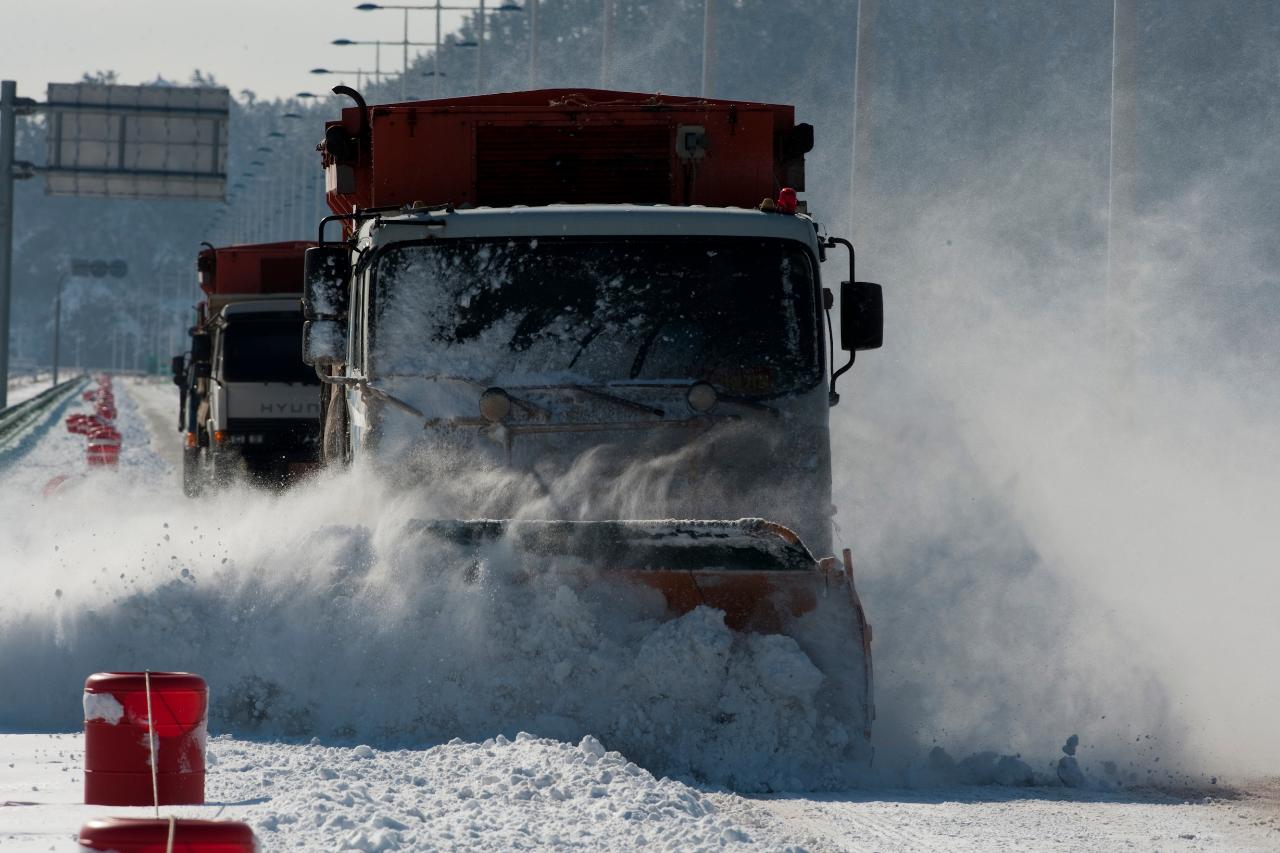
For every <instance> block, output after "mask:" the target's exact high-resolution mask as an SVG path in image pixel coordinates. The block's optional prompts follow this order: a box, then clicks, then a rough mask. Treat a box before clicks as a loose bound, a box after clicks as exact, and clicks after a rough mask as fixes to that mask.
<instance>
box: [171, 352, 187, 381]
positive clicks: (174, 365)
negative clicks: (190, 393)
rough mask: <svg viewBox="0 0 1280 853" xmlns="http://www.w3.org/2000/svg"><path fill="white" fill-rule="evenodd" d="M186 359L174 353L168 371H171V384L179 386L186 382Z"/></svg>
mask: <svg viewBox="0 0 1280 853" xmlns="http://www.w3.org/2000/svg"><path fill="white" fill-rule="evenodd" d="M185 367H186V359H185V358H183V357H182V356H180V355H175V356H174V357H173V359H172V360H171V361H170V367H169V369H170V371H172V373H173V384H174V385H177V386H179V387H181V386H183V385H185V384H187V371H186V369H185Z"/></svg>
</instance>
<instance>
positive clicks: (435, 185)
mask: <svg viewBox="0 0 1280 853" xmlns="http://www.w3.org/2000/svg"><path fill="white" fill-rule="evenodd" d="M342 91H343V93H344V94H348V95H352V96H353V97H356V98H358V96H357V95H355V93H354V92H352V91H351V90H346V89H343V90H342ZM812 147H813V127H812V126H811V125H807V124H800V125H797V124H796V123H795V109H794V108H793V107H790V106H786V105H779V104H760V103H752V102H748V101H723V100H711V99H707V98H689V97H676V96H671V95H653V94H642V93H634V92H614V91H605V90H600V89H540V90H535V91H529V92H511V93H501V94H494V95H479V96H476V97H468V98H449V99H444V100H436V101H414V102H410V103H403V104H388V105H376V106H372V107H366V106H364V105H363V103H361V102H359V101H357V106H354V107H348V108H346V109H344V110H343V111H342V119H341V120H340V121H334V122H329V123H327V124H326V126H325V139H324V142H323V143H322V144H321V146H320V150H321V152H322V162H323V164H324V167H325V184H326V190H327V194H328V202H329V207H330V208H331V209H332V210H333V211H334V212H335V213H339V214H345V213H353V212H354V211H355V210H356V209H357V208H361V209H363V208H372V207H390V206H400V205H406V204H412V203H415V202H422V203H425V204H429V205H436V204H450V205H453V206H456V207H471V206H481V205H485V206H492V207H506V206H511V205H545V204H556V203H568V204H672V205H690V204H701V205H707V206H715V207H730V206H734V207H755V206H756V205H758V204H759V203H760V202H761V200H762V199H764V198H773V197H774V196H775V195H776V194H777V191H778V190H779V189H780V188H782V187H792V188H794V189H796V190H803V189H804V155H805V154H806V153H807V152H808V151H809V150H811V149H812Z"/></svg>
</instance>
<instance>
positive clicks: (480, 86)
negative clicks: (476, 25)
mask: <svg viewBox="0 0 1280 853" xmlns="http://www.w3.org/2000/svg"><path fill="white" fill-rule="evenodd" d="M484 18H485V15H484V0H480V38H479V39H477V41H478V42H479V43H480V47H479V49H478V50H477V51H476V94H477V95H480V94H483V93H484Z"/></svg>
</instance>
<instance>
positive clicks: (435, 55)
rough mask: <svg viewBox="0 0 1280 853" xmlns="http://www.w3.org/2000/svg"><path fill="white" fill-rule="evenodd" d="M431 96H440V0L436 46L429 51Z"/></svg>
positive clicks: (437, 6)
mask: <svg viewBox="0 0 1280 853" xmlns="http://www.w3.org/2000/svg"><path fill="white" fill-rule="evenodd" d="M405 14H406V15H408V14H409V13H408V12H405ZM431 97H433V98H437V99H438V98H439V97H440V0H436V47H435V50H433V51H432V52H431Z"/></svg>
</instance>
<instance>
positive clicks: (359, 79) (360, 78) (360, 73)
mask: <svg viewBox="0 0 1280 853" xmlns="http://www.w3.org/2000/svg"><path fill="white" fill-rule="evenodd" d="M311 73H312V74H332V75H334V76H336V77H347V76H350V75H352V74H354V75H356V89H359V88H360V87H361V84H363V82H364V75H365V70H364V69H363V68H357V69H356V70H355V71H350V70H339V69H336V68H312V69H311Z"/></svg>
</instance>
